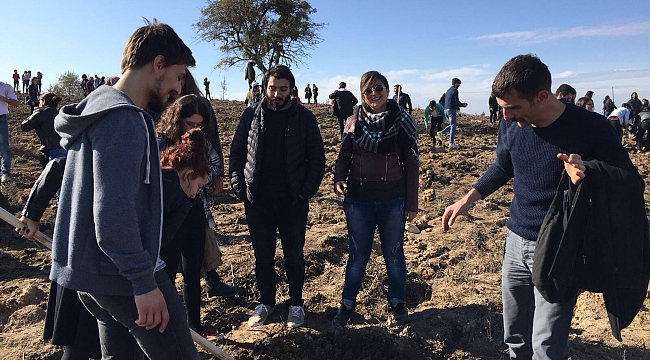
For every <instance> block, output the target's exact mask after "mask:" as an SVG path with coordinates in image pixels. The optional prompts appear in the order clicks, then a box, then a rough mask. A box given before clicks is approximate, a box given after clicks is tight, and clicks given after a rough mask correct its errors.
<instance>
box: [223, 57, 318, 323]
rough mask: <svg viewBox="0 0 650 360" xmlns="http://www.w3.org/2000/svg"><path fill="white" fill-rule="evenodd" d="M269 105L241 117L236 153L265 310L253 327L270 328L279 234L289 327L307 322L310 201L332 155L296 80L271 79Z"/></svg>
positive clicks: (272, 75) (287, 75)
mask: <svg viewBox="0 0 650 360" xmlns="http://www.w3.org/2000/svg"><path fill="white" fill-rule="evenodd" d="M262 83H263V84H265V86H266V96H265V98H264V101H262V102H260V103H257V104H256V105H255V106H254V107H248V108H246V110H244V113H243V114H242V116H241V118H240V120H239V125H238V126H237V130H236V131H235V136H234V137H233V140H232V144H231V146H230V183H231V184H232V190H233V191H234V193H235V195H237V197H238V198H240V199H242V200H244V208H245V209H246V221H247V222H248V230H249V231H250V235H251V242H252V244H253V250H254V252H255V278H256V281H257V288H258V290H259V292H260V297H259V302H260V304H259V305H258V306H257V307H256V308H255V311H254V312H253V315H252V316H251V317H250V318H249V319H248V325H249V326H259V325H262V324H264V321H266V319H267V317H268V316H269V315H270V314H272V313H273V311H274V310H275V302H276V299H275V297H276V296H275V295H276V287H277V282H276V279H275V250H276V238H277V233H278V232H279V233H280V241H281V243H282V251H283V253H284V266H285V269H286V272H287V282H288V283H289V299H288V300H287V302H286V304H287V305H288V306H289V314H288V316H287V326H288V327H290V328H293V327H299V326H301V325H302V324H303V323H304V321H305V310H304V308H303V298H302V289H303V285H304V282H305V259H304V254H303V247H304V245H305V231H306V226H307V213H308V212H309V198H311V197H312V196H314V194H316V192H317V191H318V187H319V186H320V183H321V181H322V180H323V174H324V173H325V149H324V147H323V139H322V138H321V134H320V130H319V129H318V123H317V121H316V117H315V116H314V114H312V112H311V111H309V110H307V108H305V107H304V106H302V105H300V104H298V103H297V102H295V101H292V100H291V96H290V92H291V89H292V88H293V87H294V85H295V78H294V76H293V74H292V73H291V70H289V68H288V67H286V66H284V65H278V66H274V67H272V68H270V69H269V70H268V71H267V72H266V74H264V80H263V81H262Z"/></svg>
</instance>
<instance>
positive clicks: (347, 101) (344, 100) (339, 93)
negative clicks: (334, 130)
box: [329, 81, 359, 137]
mask: <svg viewBox="0 0 650 360" xmlns="http://www.w3.org/2000/svg"><path fill="white" fill-rule="evenodd" d="M346 86H347V84H346V83H345V82H343V81H341V82H340V83H339V88H338V89H337V90H334V92H333V93H331V94H330V95H329V98H330V99H332V100H334V103H333V104H332V115H334V116H336V119H337V121H338V124H339V132H340V133H341V137H343V125H344V124H345V119H347V118H348V117H349V116H350V115H352V112H353V109H354V106H355V105H357V102H359V100H357V98H356V96H354V94H352V93H351V92H350V91H348V89H346V88H345V87H346Z"/></svg>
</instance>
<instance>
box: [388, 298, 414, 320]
mask: <svg viewBox="0 0 650 360" xmlns="http://www.w3.org/2000/svg"><path fill="white" fill-rule="evenodd" d="M391 310H392V311H393V317H394V318H395V321H397V322H398V323H400V324H406V323H408V322H411V317H410V316H409V311H408V309H407V308H406V304H404V303H399V304H397V306H395V307H391Z"/></svg>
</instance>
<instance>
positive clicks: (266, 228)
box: [244, 197, 309, 306]
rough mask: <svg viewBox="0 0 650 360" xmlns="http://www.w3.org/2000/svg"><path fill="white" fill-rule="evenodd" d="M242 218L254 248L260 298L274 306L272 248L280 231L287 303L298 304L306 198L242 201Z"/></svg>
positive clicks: (300, 301)
mask: <svg viewBox="0 0 650 360" xmlns="http://www.w3.org/2000/svg"><path fill="white" fill-rule="evenodd" d="M244 205H245V208H246V221H247V222H248V230H249V231H250V234H251V242H252V243H253V250H254V252H255V278H256V279H257V288H258V289H259V291H260V302H261V303H262V304H264V305H268V306H275V294H276V280H275V248H276V237H277V232H278V231H279V232H280V241H281V243H282V252H283V253H284V267H285V270H286V272H287V282H288V283H289V300H288V301H287V305H293V306H302V305H303V299H302V288H303V285H304V283H305V258H304V256H303V247H304V245H305V229H306V226H307V213H308V212H309V202H308V201H307V200H305V199H298V201H297V202H296V203H292V202H291V200H290V199H286V197H285V198H280V199H264V198H260V197H258V198H256V199H255V202H254V203H250V202H248V201H245V202H244Z"/></svg>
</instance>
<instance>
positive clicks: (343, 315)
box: [332, 304, 352, 327]
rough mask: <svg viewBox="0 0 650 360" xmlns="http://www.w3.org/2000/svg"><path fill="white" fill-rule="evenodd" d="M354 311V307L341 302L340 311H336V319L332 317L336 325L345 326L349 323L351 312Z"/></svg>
mask: <svg viewBox="0 0 650 360" xmlns="http://www.w3.org/2000/svg"><path fill="white" fill-rule="evenodd" d="M351 312H352V308H351V307H350V308H348V306H347V305H345V304H341V307H339V311H338V312H337V313H336V316H334V319H332V322H333V323H334V325H336V326H341V327H344V326H345V325H347V324H348V320H349V319H350V313H351Z"/></svg>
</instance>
